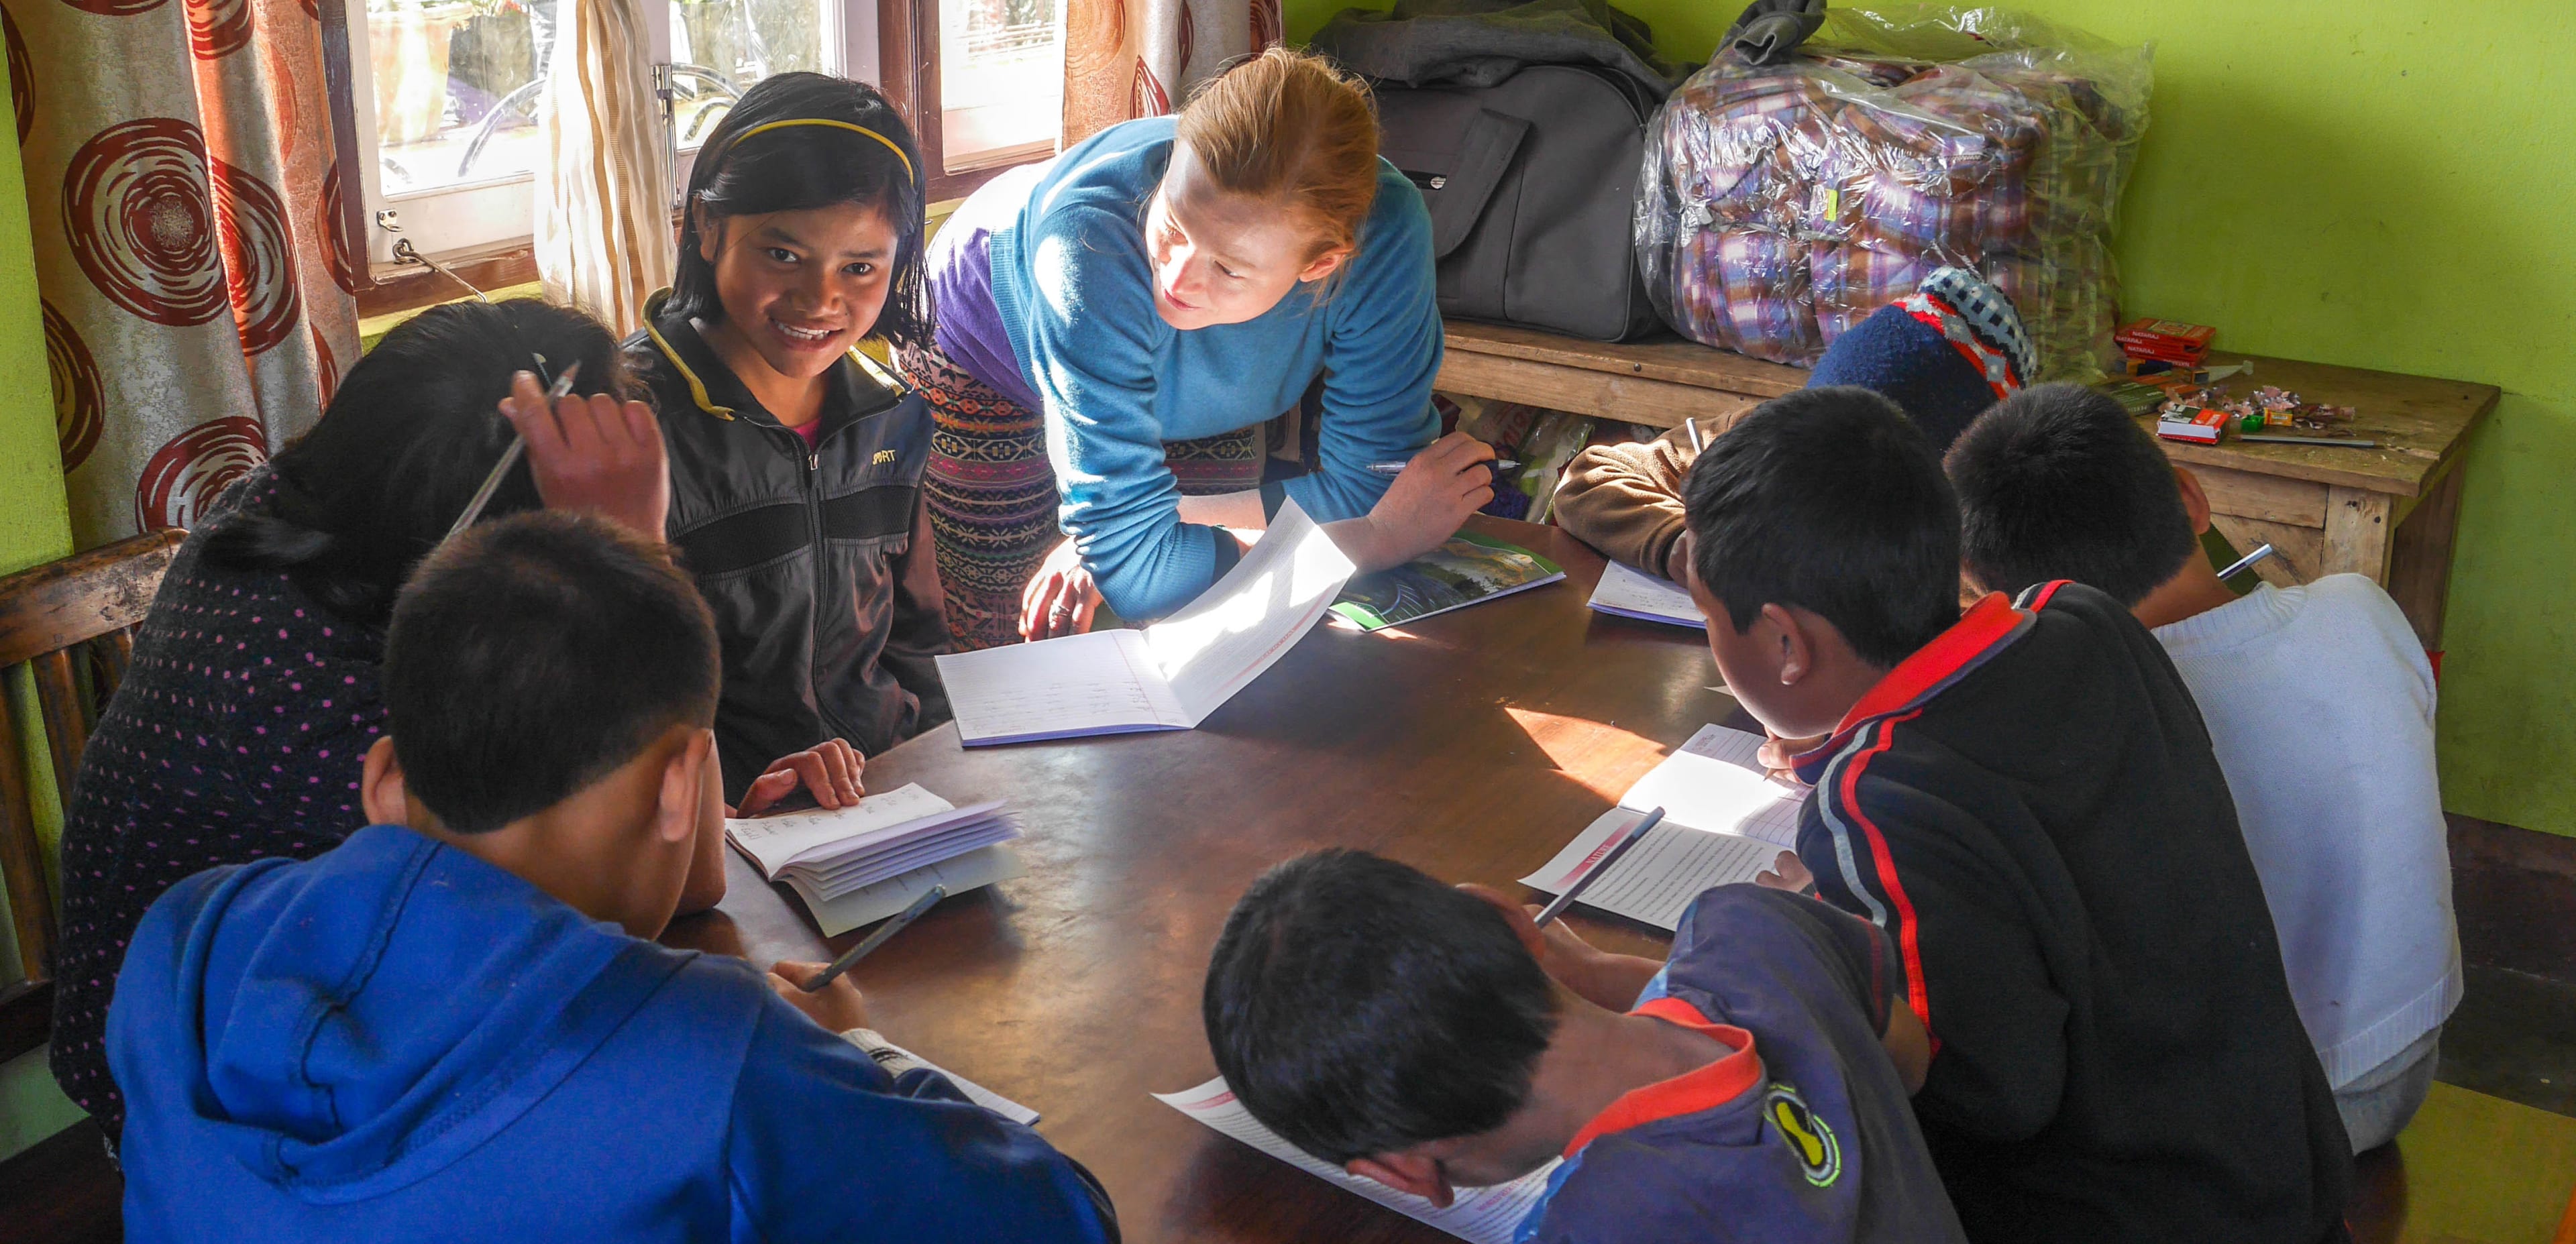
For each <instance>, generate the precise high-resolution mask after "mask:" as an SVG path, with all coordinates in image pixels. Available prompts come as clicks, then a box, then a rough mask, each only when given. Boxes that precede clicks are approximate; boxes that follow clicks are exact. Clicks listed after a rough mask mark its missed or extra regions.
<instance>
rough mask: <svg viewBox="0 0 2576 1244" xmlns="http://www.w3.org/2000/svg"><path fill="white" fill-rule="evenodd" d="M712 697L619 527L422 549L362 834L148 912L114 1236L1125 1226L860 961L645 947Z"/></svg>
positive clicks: (492, 1241)
mask: <svg viewBox="0 0 2576 1244" xmlns="http://www.w3.org/2000/svg"><path fill="white" fill-rule="evenodd" d="M716 682H717V650H716V636H715V629H714V625H713V623H712V622H711V621H710V620H709V618H708V615H707V609H706V606H705V604H703V603H702V602H701V601H700V600H699V599H698V596H697V592H696V589H695V588H693V587H692V586H690V583H689V580H688V578H687V577H686V576H685V575H683V574H682V573H681V572H680V571H679V570H678V569H676V568H675V567H673V566H672V565H671V563H670V562H669V560H668V559H667V558H666V557H665V556H664V555H663V552H662V550H661V549H660V548H659V547H658V546H655V545H651V544H647V543H645V542H643V541H642V540H640V539H638V538H636V537H634V536H632V535H630V534H628V533H626V532H625V531H624V530H623V529H620V528H616V527H614V526H611V525H609V524H606V523H603V522H601V521H599V520H596V519H590V518H582V517H577V516H573V515H567V514H560V513H554V512H548V513H542V514H528V515H521V516H514V517H511V518H507V519H502V520H498V521H495V522H491V523H487V524H485V525H483V526H479V527H476V528H473V529H471V530H469V531H468V532H466V533H465V534H464V535H463V536H461V537H458V538H456V539H455V540H453V541H451V542H450V543H449V544H448V545H447V546H446V547H444V548H442V549H440V550H439V551H438V552H436V553H434V554H432V555H431V556H430V558H429V559H428V560H427V561H426V562H424V563H423V564H422V566H421V568H420V570H419V571H418V572H417V573H416V574H415V575H414V577H413V579H412V580H411V582H410V583H409V584H408V585H407V586H406V587H405V588H404V589H403V592H402V594H401V596H400V598H399V599H398V601H397V603H396V605H395V607H394V611H393V618H392V623H391V626H390V631H389V637H388V640H387V646H386V651H385V662H384V694H385V705H386V709H387V713H388V721H389V726H390V732H391V735H392V737H390V738H387V739H382V740H380V741H378V742H377V744H376V745H375V747H374V749H373V750H372V751H370V752H369V753H368V754H367V757H366V762H365V777H364V780H363V782H362V789H361V794H362V795H363V797H364V800H365V806H366V810H367V814H368V815H369V816H370V817H372V818H373V819H374V820H375V821H376V822H377V824H375V825H374V826H373V827H371V828H368V829H364V830H361V831H359V832H358V833H356V834H353V835H351V836H350V837H349V838H348V840H347V841H345V842H344V843H342V844H341V845H340V846H339V847H337V848H335V849H333V850H331V851H329V852H327V853H325V854H323V855H322V856H320V857H318V858H315V859H313V860H309V861H303V862H297V861H291V860H284V859H269V860H260V861H257V862H255V863H251V864H246V865H241V866H237V867H226V868H217V869H214V870H211V871H208V872H204V873H199V874H198V875H196V876H194V877H191V878H189V879H188V880H186V881H183V882H180V883H179V884H178V885H177V886H175V887H173V888H172V889H171V890H170V891H169V892H168V893H167V894H165V895H164V896H163V897H162V898H161V899H160V901H158V902H156V903H154V904H153V906H152V908H151V910H150V912H149V913H148V914H147V915H146V916H145V917H144V919H143V923H142V926H141V927H140V929H139V930H138V931H137V932H136V933H135V936H134V940H133V942H132V943H131V948H130V949H129V950H128V952H127V954H126V958H125V966H124V970H123V973H122V974H121V976H120V977H119V979H118V982H117V988H116V1000H115V1003H114V1005H113V1006H112V1008H111V1010H110V1012H109V1016H108V1062H109V1066H110V1068H111V1069H112V1070H113V1071H114V1073H115V1076H116V1081H117V1083H118V1085H119V1086H120V1087H121V1088H122V1089H123V1090H124V1092H125V1097H126V1103H127V1111H128V1113H127V1118H126V1124H125V1134H124V1161H125V1175H126V1184H125V1225H126V1232H127V1238H128V1239H132V1240H215V1241H224V1242H225V1244H232V1242H234V1241H246V1240H259V1241H297V1240H313V1241H323V1240H330V1241H340V1240H411V1241H434V1240H453V1241H465V1242H470V1244H511V1242H514V1241H554V1240H577V1239H579V1240H590V1239H596V1240H620V1241H639V1240H673V1241H677V1240H721V1239H728V1238H730V1239H735V1240H765V1241H791V1240H816V1241H820V1240H833V1241H843V1240H888V1241H893V1240H903V1241H916V1240H928V1241H938V1240H989V1239H1012V1240H1049V1241H1085V1242H1088V1241H1100V1240H1104V1239H1109V1238H1114V1236H1115V1234H1116V1230H1115V1227H1114V1225H1113V1221H1112V1219H1111V1218H1110V1215H1109V1211H1108V1206H1107V1202H1106V1198H1105V1197H1104V1196H1103V1195H1102V1194H1101V1192H1100V1189H1099V1186H1098V1185H1097V1184H1096V1183H1094V1182H1093V1181H1092V1180H1091V1178H1090V1176H1089V1175H1088V1174H1087V1173H1086V1172H1084V1171H1083V1170H1082V1169H1081V1168H1080V1167H1078V1166H1076V1165H1075V1164H1074V1163H1073V1162H1071V1161H1070V1160H1068V1159H1066V1158H1064V1157H1063V1156H1061V1155H1059V1154H1057V1153H1056V1152H1055V1151H1054V1150H1053V1149H1052V1148H1050V1147H1049V1146H1048V1145H1047V1143H1046V1142H1045V1141H1043V1140H1041V1139H1039V1138H1038V1137H1037V1135H1036V1134H1035V1133H1032V1132H1030V1131H1028V1130H1027V1129H1026V1128H1023V1127H1020V1126H1018V1125H1016V1124H1013V1123H1009V1122H1006V1121H1004V1120H1003V1119H1001V1118H1000V1117H998V1116H996V1115H993V1114H990V1113H988V1112H986V1111H985V1110H983V1109H982V1108H980V1107H977V1106H975V1105H972V1104H969V1103H968V1102H967V1101H966V1099H965V1098H964V1097H963V1096H961V1095H960V1094H959V1093H958V1091H957V1089H956V1087H955V1086H954V1085H953V1084H952V1083H951V1082H950V1081H948V1080H947V1079H946V1078H945V1077H944V1076H941V1075H939V1074H938V1073H936V1072H934V1071H930V1070H928V1069H924V1068H921V1067H919V1065H918V1064H909V1065H907V1063H906V1062H905V1061H904V1060H902V1059H901V1058H900V1057H899V1056H896V1052H895V1051H893V1050H891V1049H890V1048H888V1047H885V1046H884V1044H883V1041H882V1039H881V1038H878V1037H877V1036H876V1035H875V1034H874V1033H872V1032H869V1031H867V1030H866V1029H865V1022H866V1021H865V1016H864V1015H863V1013H862V1012H861V1010H860V1007H859V999H858V996H857V993H856V991H855V990H852V989H850V988H847V982H846V981H844V982H836V983H835V984H834V985H833V986H832V987H830V988H829V989H827V990H825V991H823V992H821V993H819V994H815V995H805V994H803V993H801V992H799V991H797V990H795V989H794V988H793V987H792V986H791V985H790V983H789V977H790V976H792V977H793V978H794V979H796V980H800V981H801V980H803V979H807V977H806V975H805V973H807V972H808V971H811V970H813V966H815V965H781V966H782V969H783V970H784V971H785V972H786V973H787V974H788V975H786V976H782V975H780V974H778V973H773V974H771V976H770V977H769V978H768V979H767V980H765V981H764V980H763V979H762V977H761V976H760V975H759V974H758V973H756V972H754V971H753V970H751V969H750V968H749V967H746V966H745V965H743V964H742V963H741V962H739V961H736V960H730V959H720V958H712V957H706V956H701V955H697V954H691V953H682V952H678V951H671V950H665V949H663V948H661V947H659V946H656V945H654V944H653V943H652V942H650V941H646V940H644V939H646V938H648V937H651V936H653V935H654V934H656V933H659V932H660V931H661V929H662V926H663V925H664V924H665V923H666V922H668V921H669V920H670V918H671V912H672V909H673V907H674V905H675V904H676V903H677V901H678V898H679V893H680V885H681V882H682V880H683V879H684V877H685V876H686V874H687V872H688V867H689V858H690V850H691V846H692V843H693V842H694V841H695V839H696V836H697V834H698V832H699V827H700V825H701V822H702V821H704V820H705V819H707V818H710V817H713V816H715V815H717V814H718V813H717V802H716V800H717V795H718V793H719V791H718V783H719V778H718V776H717V773H716V767H715V761H714V759H713V749H714V738H713V734H712V732H711V729H710V725H711V723H712V721H713V719H714V713H715V703H716ZM800 1009H801V1010H803V1011H805V1012H806V1014H798V1011H799V1010H800ZM807 1015H812V1016H814V1017H815V1018H816V1019H822V1020H825V1021H826V1022H828V1023H829V1024H830V1025H831V1026H832V1027H834V1028H846V1029H851V1030H852V1031H848V1032H845V1033H843V1034H842V1035H840V1036H835V1035H833V1033H832V1032H829V1031H826V1030H825V1028H824V1027H822V1026H818V1024H817V1023H816V1022H815V1020H814V1019H808V1018H807ZM878 1050H883V1051H884V1053H882V1054H878V1053H876V1051H878ZM872 1055H874V1056H872Z"/></svg>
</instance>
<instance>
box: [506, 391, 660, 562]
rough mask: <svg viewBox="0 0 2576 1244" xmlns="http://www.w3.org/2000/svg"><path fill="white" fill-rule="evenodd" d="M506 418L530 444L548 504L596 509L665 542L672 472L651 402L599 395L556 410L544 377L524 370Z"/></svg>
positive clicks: (565, 401)
mask: <svg viewBox="0 0 2576 1244" xmlns="http://www.w3.org/2000/svg"><path fill="white" fill-rule="evenodd" d="M501 417H502V418H504V419H507V420H509V421H510V426H512V427H514V428H517V429H518V430H519V439H521V440H523V441H526V442H527V445H528V473H529V475H530V476H532V477H533V478H534V479H535V480H536V482H537V496H538V497H540V498H542V499H543V500H544V501H545V503H546V508H547V509H549V510H568V511H571V510H588V511H590V512H591V513H593V514H597V515H599V516H600V517H602V518H607V519H612V520H614V521H616V522H619V523H622V524H624V525H625V526H626V527H627V528H628V529H629V530H632V531H634V532H636V533H637V534H639V535H641V536H643V537H644V538H645V539H647V540H651V541H653V542H654V543H656V544H658V543H660V542H661V540H662V524H663V519H664V518H665V517H666V516H667V515H668V514H669V513H670V510H671V469H670V459H669V456H668V454H667V452H666V451H665V450H664V449H663V446H662V424H661V422H660V421H659V420H656V419H655V418H654V417H653V410H652V408H651V407H649V406H646V405H645V404H644V403H642V402H625V403H620V402H619V401H618V400H617V399H616V398H613V397H610V396H608V395H607V394H605V393H595V394H592V395H591V396H589V397H574V396H566V397H563V398H561V399H559V400H557V401H556V402H555V403H554V405H553V407H552V408H551V409H550V408H548V407H547V405H546V392H545V390H544V389H543V388H542V387H540V386H539V385H538V384H537V377H536V374H535V373H533V372H524V371H523V372H520V373H519V374H518V375H517V376H516V377H515V378H513V379H512V380H511V382H510V396H508V397H505V398H503V399H501Z"/></svg>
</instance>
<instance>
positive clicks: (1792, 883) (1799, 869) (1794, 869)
mask: <svg viewBox="0 0 2576 1244" xmlns="http://www.w3.org/2000/svg"><path fill="white" fill-rule="evenodd" d="M1753 884H1755V885H1759V886H1769V887H1770V888H1772V889H1774V890H1788V891H1790V892H1792V893H1796V894H1805V893H1807V892H1808V891H1809V890H1811V889H1813V888H1814V886H1815V884H1816V875H1815V874H1814V873H1811V872H1808V871H1807V864H1806V861H1804V860H1801V859H1799V858H1798V853H1797V852H1795V851H1783V852H1781V853H1780V857H1779V858H1778V859H1775V860H1773V861H1771V867H1770V870H1769V871H1767V872H1762V873H1758V874H1756V875H1755V876H1754V878H1753Z"/></svg>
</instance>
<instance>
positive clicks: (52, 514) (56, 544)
mask: <svg viewBox="0 0 2576 1244" xmlns="http://www.w3.org/2000/svg"><path fill="white" fill-rule="evenodd" d="M5 76H6V69H5V67H0V78H5ZM35 254H36V253H35V250H34V248H33V244H32V243H31V242H30V240H29V238H28V234H27V189H26V185H25V183H24V180H23V178H22V175H21V173H20V170H19V167H18V126H17V121H16V119H15V118H14V117H13V116H12V115H11V113H10V111H9V99H8V92H7V91H0V395H6V396H0V574H5V573H8V572H10V571H13V570H21V569H24V568H26V567H28V566H32V565H34V564H36V563H38V562H43V561H50V560H52V559H54V558H57V557H60V556H62V555H63V554H65V553H69V552H71V549H72V529H71V511H70V508H69V506H68V505H66V504H65V502H64V499H63V459H62V451H61V450H60V449H59V448H58V447H57V446H56V443H55V440H54V406H53V402H52V401H51V400H50V396H49V395H50V394H51V393H52V392H53V382H52V379H51V375H50V373H49V372H48V371H47V370H46V367H45V328H44V320H43V318H42V312H41V311H39V310H38V308H37V303H36V262H35ZM33 709H34V695H33V688H32V687H31V686H29V685H28V683H27V680H26V678H25V677H24V675H23V673H21V674H19V676H17V677H14V678H12V679H10V680H9V681H8V683H7V684H6V685H5V687H0V711H5V712H12V713H16V714H18V717H17V720H18V723H19V726H20V729H21V732H22V733H21V737H24V738H28V739H31V740H35V739H41V738H42V737H43V736H42V735H40V734H37V733H36V732H35V731H34V730H33V729H30V728H29V727H32V726H33V725H34V723H35V720H36V718H35V716H34V712H33ZM19 759H20V758H17V757H0V763H18V761H19ZM29 763H30V768H31V770H32V772H31V775H30V776H31V777H32V778H33V779H34V780H33V781H32V782H31V783H30V785H31V787H32V788H34V789H37V790H40V791H50V790H51V784H50V783H51V774H52V766H51V765H50V764H49V763H47V762H46V761H45V759H44V755H43V750H42V748H41V747H39V748H38V749H36V752H35V754H34V756H33V757H32V759H31V760H30V761H29ZM38 815H39V816H40V817H44V818H47V819H48V824H47V825H45V826H43V827H42V828H44V829H46V830H48V831H51V830H52V829H53V827H54V826H58V825H59V824H60V820H59V818H58V817H56V816H55V815H54V814H53V813H51V812H50V811H48V810H46V809H39V811H38ZM5 913H6V900H5V899H0V983H6V982H9V981H15V980H17V979H18V978H19V972H18V949H17V946H16V945H15V944H14V939H13V938H11V937H10V936H9V934H8V929H9V927H10V926H9V922H8V920H7V919H6V915H5ZM80 1117H81V1112H80V1109H79V1107H76V1106H74V1105H72V1104H71V1103H70V1102H69V1101H67V1100H65V1099H64V1098H63V1095H62V1094H61V1093H60V1092H58V1091H56V1090H55V1088H54V1080H53V1077H52V1076H50V1075H48V1074H46V1071H45V1056H44V1052H43V1051H42V1050H37V1051H33V1052H30V1053H27V1054H24V1055H21V1056H19V1057H17V1058H14V1059H11V1060H9V1061H8V1062H6V1063H0V1160H6V1159H7V1158H8V1157H10V1156H11V1155H13V1154H16V1153H17V1152H18V1151H19V1150H21V1149H24V1148H26V1147H27V1146H28V1145H31V1144H34V1143H35V1142H37V1141H39V1140H43V1139H44V1138H45V1137H47V1136H51V1135H53V1134H54V1133H55V1132H57V1131H60V1130H62V1129H63V1128H65V1127H67V1126H69V1125H71V1124H72V1123H73V1122H74V1121H76V1120H78V1119H79V1118H80Z"/></svg>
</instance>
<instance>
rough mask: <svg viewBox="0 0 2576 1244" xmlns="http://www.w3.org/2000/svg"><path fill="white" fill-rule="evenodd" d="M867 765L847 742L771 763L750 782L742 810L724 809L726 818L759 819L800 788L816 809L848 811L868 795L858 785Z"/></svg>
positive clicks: (817, 747)
mask: <svg viewBox="0 0 2576 1244" xmlns="http://www.w3.org/2000/svg"><path fill="white" fill-rule="evenodd" d="M867 764H868V762H867V758H866V757H865V756H861V755H860V754H859V749H857V748H855V747H852V746H850V744H849V741H848V740H846V739H825V740H823V741H822V742H820V743H817V744H815V745H814V746H812V747H809V748H806V749H805V750H804V751H801V752H796V753H794V754H791V755H786V756H781V757H779V758H778V759H776V760H773V761H770V762H769V767H768V768H767V769H765V770H762V771H761V774H760V776H759V777H756V778H753V779H752V780H751V788H750V789H749V790H746V791H744V792H743V793H742V806H740V807H738V808H727V809H725V815H726V816H729V817H746V816H758V815H760V814H761V813H763V812H766V811H768V810H769V809H770V807H771V806H772V805H774V804H776V803H777V802H778V801H779V800H781V799H785V798H786V797H788V796H789V795H792V794H794V793H796V791H797V790H798V789H799V788H800V787H801V788H803V789H804V790H806V791H809V792H811V793H812V794H813V796H814V803H815V806H817V807H820V808H822V809H823V810H824V811H827V812H829V811H833V810H835V809H839V808H844V807H848V806H849V805H851V804H855V803H857V802H858V801H859V798H860V796H862V795H865V794H867V787H866V786H864V785H862V784H861V783H860V781H859V776H860V774H861V773H862V772H863V771H865V770H866V768H867Z"/></svg>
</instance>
